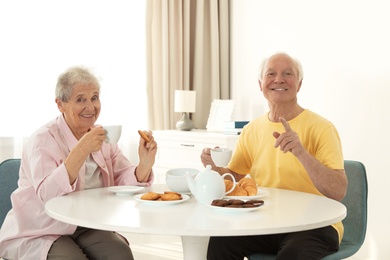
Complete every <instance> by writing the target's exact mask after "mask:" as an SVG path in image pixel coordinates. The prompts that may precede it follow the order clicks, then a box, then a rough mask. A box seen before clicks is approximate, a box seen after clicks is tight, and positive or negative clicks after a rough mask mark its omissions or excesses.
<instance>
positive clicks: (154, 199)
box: [134, 191, 190, 205]
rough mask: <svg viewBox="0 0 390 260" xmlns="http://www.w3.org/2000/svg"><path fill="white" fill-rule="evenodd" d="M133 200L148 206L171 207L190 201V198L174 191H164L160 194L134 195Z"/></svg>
mask: <svg viewBox="0 0 390 260" xmlns="http://www.w3.org/2000/svg"><path fill="white" fill-rule="evenodd" d="M134 199H135V200H136V201H139V202H142V203H144V204H148V205H172V204H178V203H182V202H184V201H186V200H188V199H190V196H189V195H186V194H181V193H178V192H174V191H164V192H162V193H159V192H152V191H150V192H146V193H142V194H137V195H134Z"/></svg>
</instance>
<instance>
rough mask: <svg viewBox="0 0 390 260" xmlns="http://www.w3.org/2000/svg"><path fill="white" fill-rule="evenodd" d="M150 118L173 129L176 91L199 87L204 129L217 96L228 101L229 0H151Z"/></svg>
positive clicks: (197, 118) (155, 125) (198, 117)
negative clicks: (212, 103) (212, 102)
mask: <svg viewBox="0 0 390 260" xmlns="http://www.w3.org/2000/svg"><path fill="white" fill-rule="evenodd" d="M146 26H147V27H146V33H147V43H146V45H147V90H148V97H147V98H148V119H149V125H150V127H151V128H152V129H173V128H175V124H176V122H177V121H178V120H179V118H180V116H181V115H180V114H178V113H174V112H173V111H174V107H173V104H174V91H175V90H176V89H182V90H196V95H197V104H196V112H195V113H193V114H192V119H193V121H194V124H195V126H196V127H197V128H205V127H206V123H207V118H208V115H209V111H210V105H211V101H212V100H214V99H229V98H230V91H229V62H230V61H229V1H228V0H186V1H176V0H148V5H147V22H146Z"/></svg>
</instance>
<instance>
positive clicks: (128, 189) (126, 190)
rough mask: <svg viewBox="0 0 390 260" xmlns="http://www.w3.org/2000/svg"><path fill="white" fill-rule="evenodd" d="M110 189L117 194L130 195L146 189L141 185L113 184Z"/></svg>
mask: <svg viewBox="0 0 390 260" xmlns="http://www.w3.org/2000/svg"><path fill="white" fill-rule="evenodd" d="M107 189H108V190H109V191H111V192H114V193H116V194H117V195H128V194H133V193H136V192H138V191H141V190H143V189H145V187H140V186H111V187H108V188H107Z"/></svg>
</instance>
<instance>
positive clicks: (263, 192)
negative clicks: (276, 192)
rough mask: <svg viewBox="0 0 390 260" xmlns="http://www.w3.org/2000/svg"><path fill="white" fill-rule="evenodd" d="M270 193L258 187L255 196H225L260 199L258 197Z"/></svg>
mask: <svg viewBox="0 0 390 260" xmlns="http://www.w3.org/2000/svg"><path fill="white" fill-rule="evenodd" d="M268 194H269V192H268V191H266V190H262V189H258V190H257V194H256V195H254V196H225V197H224V198H225V199H238V200H253V199H258V198H262V197H265V196H267V195H268Z"/></svg>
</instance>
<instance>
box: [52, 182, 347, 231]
mask: <svg viewBox="0 0 390 260" xmlns="http://www.w3.org/2000/svg"><path fill="white" fill-rule="evenodd" d="M262 189H264V190H266V191H269V194H268V195H267V196H265V197H263V198H261V199H262V200H264V205H263V206H261V207H259V208H258V209H256V210H254V211H251V212H239V213H236V212H235V213H230V212H221V211H217V210H215V209H214V208H211V207H210V206H208V205H202V204H199V203H198V202H197V201H196V199H195V198H194V197H193V196H192V195H191V198H190V199H189V200H187V201H184V202H182V203H179V204H174V205H161V206H160V205H158V206H153V205H147V204H145V203H142V202H139V201H137V200H135V199H134V197H133V196H134V194H128V195H117V194H115V193H113V192H111V191H109V190H108V188H99V189H90V190H85V191H79V192H73V193H70V194H67V195H65V196H60V197H55V198H53V199H51V200H49V201H48V202H47V203H46V212H47V213H48V214H49V215H50V216H51V217H52V218H54V219H57V220H60V221H63V222H66V223H69V224H73V225H78V226H85V227H89V228H95V229H103V230H112V231H118V232H132V233H143V234H156V235H158V234H161V235H179V236H232V235H236V236H239V235H256V234H257V235H261V234H275V233H282V232H293V231H301V230H307V229H313V228H319V227H323V226H327V225H330V224H333V223H336V222H339V221H341V220H342V219H344V218H345V216H346V208H345V206H344V205H343V204H342V203H340V202H338V201H335V200H332V199H329V198H326V197H322V196H317V195H313V194H308V193H303V192H296V191H289V190H282V189H268V188H262ZM168 190H169V189H168V187H167V186H166V185H165V184H154V185H152V186H151V187H149V188H145V189H144V190H142V191H141V192H140V193H144V192H147V191H156V192H162V191H168Z"/></svg>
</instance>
